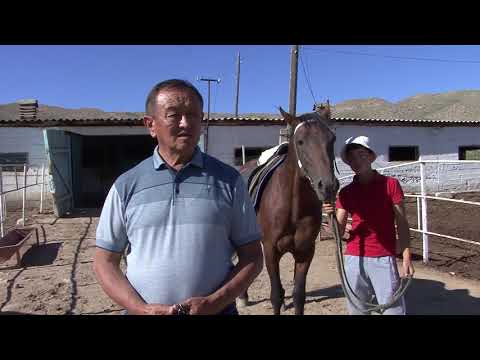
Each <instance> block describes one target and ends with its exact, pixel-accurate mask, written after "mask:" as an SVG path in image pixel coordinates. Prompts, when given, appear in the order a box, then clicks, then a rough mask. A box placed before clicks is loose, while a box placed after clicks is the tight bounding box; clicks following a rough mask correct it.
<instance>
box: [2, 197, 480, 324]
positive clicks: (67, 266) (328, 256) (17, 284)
mask: <svg viewBox="0 0 480 360" xmlns="http://www.w3.org/2000/svg"><path fill="white" fill-rule="evenodd" d="M468 196H473V197H472V198H468V199H472V200H474V201H479V200H478V199H479V197H478V195H468ZM475 196H477V197H476V198H475ZM464 198H465V199H467V197H466V196H465V197H464ZM475 199H477V200H475ZM449 204H450V203H449ZM452 204H453V203H452ZM414 205H415V203H413V202H412V203H411V204H410V203H409V204H407V207H408V209H409V216H410V217H411V218H412V220H411V226H412V227H414V226H416V215H415V214H414V213H411V211H410V210H412V209H411V208H412V207H413V206H414ZM429 205H430V202H429ZM453 205H456V204H453ZM472 207H473V206H470V207H469V208H467V209H466V210H463V211H460V210H457V209H456V208H455V207H454V206H453V207H451V208H448V210H445V209H440V208H436V207H435V205H434V204H432V205H431V206H430V208H429V215H430V211H431V212H432V214H433V217H432V220H430V221H431V231H435V232H441V233H447V234H450V235H453V236H458V237H465V238H469V239H472V240H480V239H479V234H480V231H479V224H478V223H477V222H476V218H477V217H478V215H480V214H479V213H478V212H477V213H474V210H472ZM479 210H480V209H479ZM445 212H446V213H445ZM98 215H99V214H98V210H97V211H83V212H79V213H78V214H75V216H74V217H71V218H61V219H59V218H56V217H55V216H54V215H53V213H52V212H51V211H50V212H49V213H46V214H38V210H35V209H34V210H30V211H29V213H28V214H27V217H28V219H29V220H28V221H27V225H28V224H32V225H34V226H35V227H37V228H38V230H39V236H40V239H39V240H40V246H36V245H34V243H35V238H33V239H31V241H30V244H29V245H27V246H24V247H23V248H22V253H21V255H22V266H21V267H19V268H17V267H16V266H15V265H16V261H15V256H13V257H12V258H11V259H10V260H8V261H7V262H4V263H2V264H0V314H52V315H53V314H82V315H93V314H106V315H115V314H119V313H120V312H121V310H122V309H120V308H119V306H117V305H116V304H114V303H113V302H112V301H111V300H110V299H109V298H108V297H107V296H106V295H105V294H104V293H103V291H102V290H101V288H100V286H99V285H98V283H97V281H96V279H95V277H94V274H93V270H92V256H93V252H94V246H95V229H96V225H97V223H98ZM467 215H468V216H467ZM20 216H21V214H20V212H18V211H17V212H10V213H9V218H8V219H9V223H8V224H9V225H12V224H13V223H14V222H15V221H16V219H18V218H20ZM446 219H448V221H447V220H446ZM462 219H463V220H462ZM413 220H415V221H413ZM474 222H475V224H474ZM462 231H463V232H464V233H463V232H462ZM316 245H317V248H316V253H315V257H314V260H313V262H312V266H311V268H310V271H309V275H308V278H307V301H306V305H305V314H307V315H308V314H316V315H329V314H335V315H339V314H346V307H345V298H344V296H343V292H342V289H341V286H340V281H339V277H338V273H337V270H336V261H335V243H334V241H333V239H331V238H328V237H325V238H324V239H320V238H319V239H317V244H316ZM475 246H476V245H468V244H462V243H457V242H453V241H451V243H450V241H445V240H444V239H435V238H434V237H431V244H430V247H431V260H432V261H431V262H430V265H428V266H426V265H423V264H422V262H421V258H420V255H421V242H420V241H419V240H416V239H415V240H414V248H415V253H416V254H417V255H419V256H416V257H415V259H416V260H415V266H416V274H415V279H414V281H413V283H412V285H411V287H410V288H409V290H408V292H407V306H408V310H407V311H408V313H409V314H477V315H480V282H479V281H478V280H480V254H479V250H480V249H479V248H478V246H477V247H475ZM281 277H282V282H283V284H284V287H285V289H286V305H287V309H286V311H285V314H293V312H294V310H293V307H292V299H291V292H292V289H293V282H292V280H293V279H292V278H293V261H292V258H291V256H290V255H289V254H287V255H285V256H284V257H283V259H282V261H281ZM269 293H270V284H269V280H268V276H267V273H266V270H265V269H264V270H263V271H262V273H261V274H260V276H259V277H258V278H257V279H256V280H255V281H254V283H253V284H252V286H251V287H250V290H249V295H250V301H251V305H250V306H248V307H246V308H241V309H239V311H240V313H241V314H254V315H257V314H260V315H268V314H271V312H272V309H271V304H270V301H269Z"/></svg>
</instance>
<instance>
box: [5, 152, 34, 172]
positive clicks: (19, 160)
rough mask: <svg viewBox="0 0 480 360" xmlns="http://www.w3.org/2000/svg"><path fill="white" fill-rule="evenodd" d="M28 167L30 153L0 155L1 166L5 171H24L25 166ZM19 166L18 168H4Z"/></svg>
mask: <svg viewBox="0 0 480 360" xmlns="http://www.w3.org/2000/svg"><path fill="white" fill-rule="evenodd" d="M24 164H27V165H28V153H0V165H3V166H2V170H3V171H14V170H15V169H17V170H23V165H24ZM4 165H18V166H4Z"/></svg>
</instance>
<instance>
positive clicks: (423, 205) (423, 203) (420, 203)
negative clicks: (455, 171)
mask: <svg viewBox="0 0 480 360" xmlns="http://www.w3.org/2000/svg"><path fill="white" fill-rule="evenodd" d="M435 163H445V164H454V163H457V164H479V165H480V160H420V161H414V162H409V163H404V164H398V165H393V166H387V167H384V168H379V169H375V170H377V171H378V172H379V173H383V172H384V171H385V170H390V169H395V168H400V167H409V166H417V165H419V166H420V194H405V196H406V197H414V198H416V199H417V219H418V220H417V221H418V222H417V224H418V225H417V229H414V228H410V230H411V231H414V232H419V233H421V234H422V242H423V262H425V263H427V262H428V260H429V239H428V236H429V235H432V236H438V237H443V238H447V239H451V240H456V241H461V242H465V243H469V244H474V245H480V241H475V240H471V239H462V238H459V237H455V236H451V235H446V234H439V233H435V232H431V231H428V215H427V199H435V200H440V201H451V202H456V203H462V204H469V205H473V206H479V205H480V202H475V201H465V200H456V199H448V198H444V197H440V196H428V195H427V186H426V184H427V181H426V176H425V165H426V164H435ZM391 175H392V176H395V174H394V173H392V174H391ZM353 176H354V174H351V175H347V176H343V177H341V178H339V181H342V180H345V179H348V178H351V177H353ZM437 180H438V181H439V179H437ZM479 190H480V189H479ZM479 235H480V234H479Z"/></svg>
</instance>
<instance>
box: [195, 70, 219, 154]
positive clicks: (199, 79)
mask: <svg viewBox="0 0 480 360" xmlns="http://www.w3.org/2000/svg"><path fill="white" fill-rule="evenodd" d="M197 80H198V81H206V82H207V83H208V105H207V106H208V112H207V125H206V127H205V140H204V141H205V142H204V146H205V153H208V122H209V120H210V83H211V82H212V81H215V82H216V83H217V84H219V83H220V79H210V78H203V77H202V78H199V77H197Z"/></svg>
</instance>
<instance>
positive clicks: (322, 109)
mask: <svg viewBox="0 0 480 360" xmlns="http://www.w3.org/2000/svg"><path fill="white" fill-rule="evenodd" d="M315 111H316V112H317V113H319V114H320V115H321V116H323V117H325V118H327V119H329V120H330V119H331V117H332V113H331V112H330V102H329V101H328V100H327V104H320V105H317V106H316V107H315Z"/></svg>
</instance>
